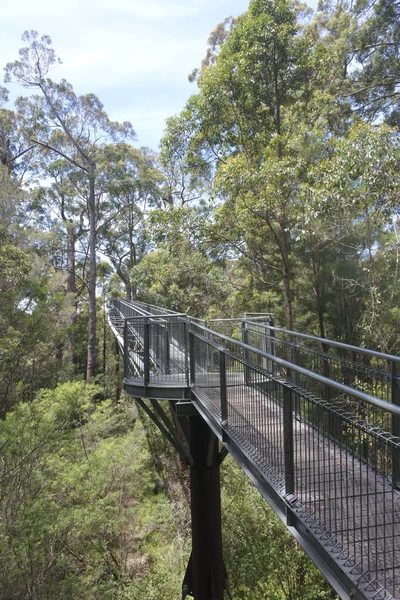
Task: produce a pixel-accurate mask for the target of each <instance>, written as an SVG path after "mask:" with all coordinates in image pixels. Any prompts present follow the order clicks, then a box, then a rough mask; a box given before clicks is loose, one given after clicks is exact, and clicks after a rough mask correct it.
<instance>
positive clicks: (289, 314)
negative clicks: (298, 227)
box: [279, 221, 293, 331]
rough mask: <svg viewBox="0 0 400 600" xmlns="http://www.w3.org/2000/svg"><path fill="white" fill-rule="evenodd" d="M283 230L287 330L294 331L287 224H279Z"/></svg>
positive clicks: (282, 247) (282, 246) (283, 270)
mask: <svg viewBox="0 0 400 600" xmlns="http://www.w3.org/2000/svg"><path fill="white" fill-rule="evenodd" d="M279 225H280V229H281V254H282V263H283V269H282V276H283V295H284V298H285V315H286V328H287V329H290V330H291V331H292V330H293V309H292V290H291V286H290V276H291V273H290V266H289V240H288V235H287V231H286V223H285V222H284V221H281V222H280V223H279Z"/></svg>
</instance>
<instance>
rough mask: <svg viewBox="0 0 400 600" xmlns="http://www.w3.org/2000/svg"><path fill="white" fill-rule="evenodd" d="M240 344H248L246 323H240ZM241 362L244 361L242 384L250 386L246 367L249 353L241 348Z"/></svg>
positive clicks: (248, 371) (248, 372)
mask: <svg viewBox="0 0 400 600" xmlns="http://www.w3.org/2000/svg"><path fill="white" fill-rule="evenodd" d="M242 342H243V344H248V343H249V332H248V329H247V323H246V321H242ZM243 360H244V365H243V370H244V383H245V385H249V384H250V370H249V367H248V362H249V351H248V350H247V348H243Z"/></svg>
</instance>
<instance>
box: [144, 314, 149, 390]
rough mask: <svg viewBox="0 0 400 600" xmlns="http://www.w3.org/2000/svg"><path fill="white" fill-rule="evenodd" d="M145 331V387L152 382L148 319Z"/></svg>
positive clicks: (145, 322)
mask: <svg viewBox="0 0 400 600" xmlns="http://www.w3.org/2000/svg"><path fill="white" fill-rule="evenodd" d="M143 327H144V330H143V354H144V356H143V363H144V385H145V386H148V385H149V382H150V323H149V319H148V317H146V318H145V321H144V326H143Z"/></svg>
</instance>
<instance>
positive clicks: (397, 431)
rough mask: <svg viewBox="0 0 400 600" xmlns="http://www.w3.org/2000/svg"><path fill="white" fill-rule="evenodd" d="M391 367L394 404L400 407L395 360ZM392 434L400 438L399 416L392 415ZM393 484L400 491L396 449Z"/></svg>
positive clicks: (396, 451) (399, 457)
mask: <svg viewBox="0 0 400 600" xmlns="http://www.w3.org/2000/svg"><path fill="white" fill-rule="evenodd" d="M391 367H392V368H391V387H392V389H391V395H392V403H393V404H395V405H396V406H400V386H399V381H398V379H397V366H396V362H395V361H394V360H393V361H392V365H391ZM392 434H393V435H394V436H396V437H397V438H400V417H399V416H398V415H392ZM392 483H393V487H394V488H396V489H400V449H399V448H395V447H394V448H393V450H392Z"/></svg>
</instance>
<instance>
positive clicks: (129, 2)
mask: <svg viewBox="0 0 400 600" xmlns="http://www.w3.org/2000/svg"><path fill="white" fill-rule="evenodd" d="M206 1H207V0H192V1H191V2H187V1H185V0H175V2H157V1H156V0H150V1H147V2H143V0H115V1H114V2H113V10H118V11H124V12H127V13H130V14H132V15H136V16H138V17H142V18H145V19H165V18H168V17H173V18H176V19H179V18H183V17H189V16H192V15H194V14H196V13H198V12H199V10H200V9H201V7H202V6H203V5H204V4H205V3H206ZM102 5H103V6H105V7H106V6H107V5H108V2H107V1H106V0H103V2H102Z"/></svg>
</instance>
